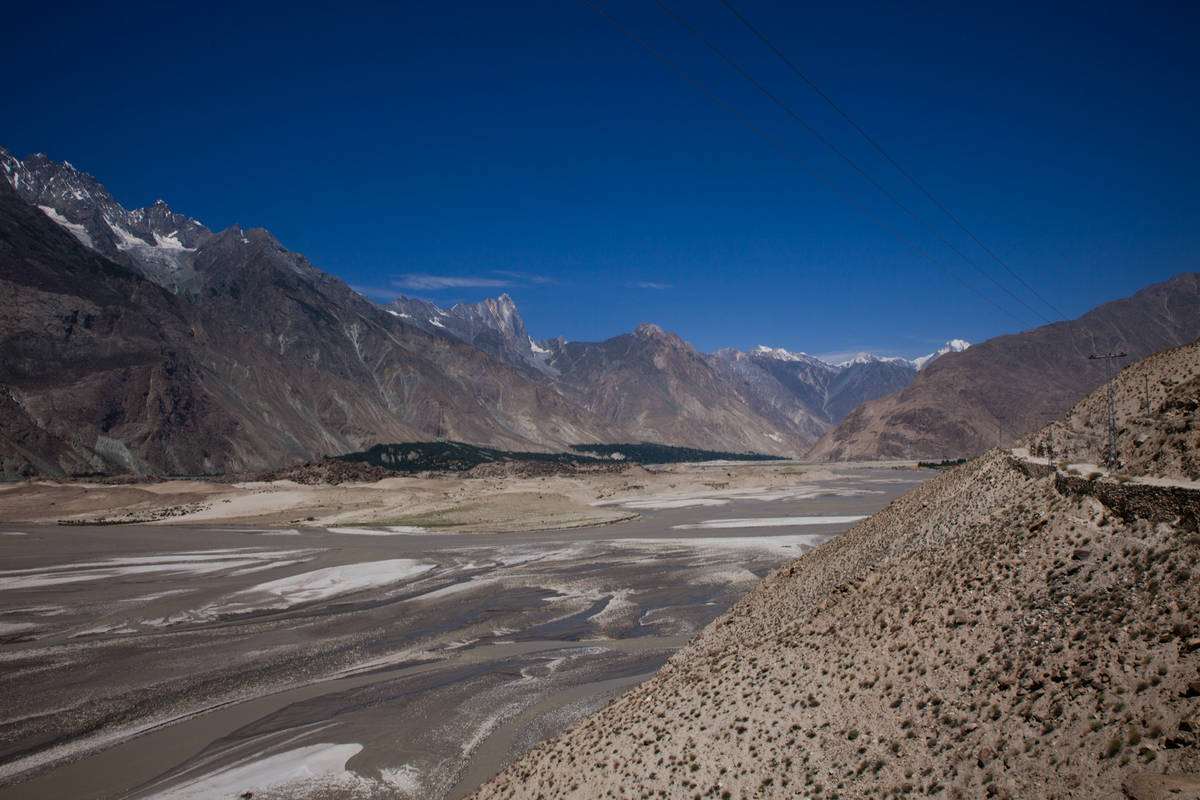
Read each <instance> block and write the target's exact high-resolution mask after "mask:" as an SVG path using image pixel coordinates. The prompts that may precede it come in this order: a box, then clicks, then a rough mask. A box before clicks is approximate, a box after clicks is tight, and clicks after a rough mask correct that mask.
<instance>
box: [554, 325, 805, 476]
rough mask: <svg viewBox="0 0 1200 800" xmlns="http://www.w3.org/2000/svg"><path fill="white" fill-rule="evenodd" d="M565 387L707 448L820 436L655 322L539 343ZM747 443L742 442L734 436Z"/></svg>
mask: <svg viewBox="0 0 1200 800" xmlns="http://www.w3.org/2000/svg"><path fill="white" fill-rule="evenodd" d="M542 344H543V345H545V348H544V349H546V350H549V353H548V358H547V363H548V365H549V366H550V367H552V368H553V369H554V370H555V371H556V372H557V373H558V376H559V377H558V379H557V384H558V385H559V386H560V387H561V388H562V391H563V392H564V394H565V395H566V396H567V397H568V398H570V399H571V400H572V401H574V402H576V403H578V404H579V405H580V406H582V407H583V408H586V409H587V410H588V411H590V412H592V413H593V414H596V415H597V416H599V417H600V418H601V419H603V420H605V421H606V422H608V423H610V424H612V425H614V426H616V427H619V428H624V429H632V430H637V431H639V432H641V434H642V436H643V438H644V439H645V440H646V441H657V442H672V443H676V442H686V444H687V445H688V446H691V447H700V448H703V449H708V450H737V449H741V450H745V449H749V450H752V451H755V452H760V453H771V454H779V455H789V454H798V453H800V452H803V451H804V450H805V449H807V448H806V446H805V442H811V441H813V439H814V438H815V437H814V436H812V434H811V433H809V432H808V431H806V430H805V429H804V428H803V427H802V426H799V425H797V424H795V423H794V422H793V421H792V420H791V419H789V418H788V417H786V416H785V415H784V414H782V413H780V412H779V411H778V410H777V409H775V408H774V407H773V406H771V405H770V404H769V403H766V402H764V401H763V400H762V399H761V398H760V397H759V396H758V395H757V394H756V393H754V392H750V391H746V390H745V388H744V386H745V384H744V382H743V381H741V380H739V379H738V378H737V376H736V375H735V374H734V373H733V372H732V371H731V370H729V369H727V368H726V367H725V365H724V362H722V361H721V360H719V359H714V358H711V357H709V356H705V355H703V354H701V353H700V352H698V351H697V350H696V349H695V348H694V347H692V346H691V345H690V344H688V343H687V342H685V341H683V340H682V339H680V338H679V337H678V336H676V335H674V334H672V333H668V332H666V331H664V330H662V329H661V328H659V327H658V326H657V325H651V324H643V325H639V326H638V328H637V329H636V330H635V331H633V332H632V333H627V334H623V335H621V336H615V337H613V338H611V339H608V340H606V341H603V342H567V341H565V340H562V339H555V340H548V341H545V342H543V343H542ZM739 442H741V443H744V444H742V445H741V446H740V447H738V446H735V445H736V444H737V443H739Z"/></svg>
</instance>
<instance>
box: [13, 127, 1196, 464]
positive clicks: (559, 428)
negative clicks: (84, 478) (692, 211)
mask: <svg viewBox="0 0 1200 800" xmlns="http://www.w3.org/2000/svg"><path fill="white" fill-rule="evenodd" d="M0 173H2V174H3V176H4V178H5V180H3V181H0V292H3V296H4V303H3V304H2V305H0V475H5V476H9V477H13V476H20V475H33V474H43V475H64V474H66V475H69V474H89V473H114V472H137V473H156V474H189V475H191V474H211V473H230V472H239V471H248V470H263V469H272V468H276V467H280V466H285V465H288V464H292V463H297V462H301V461H306V460H311V459H315V458H318V457H321V456H325V455H337V454H341V453H348V452H355V451H361V450H364V449H367V448H369V447H371V446H373V445H376V444H387V443H391V442H407V441H431V440H436V439H445V440H456V441H462V442H471V443H474V444H478V445H485V446H490V447H496V448H501V449H505V450H515V451H536V450H542V451H547V450H562V449H564V448H566V447H569V446H570V445H572V444H580V443H621V442H654V443H661V444H669V445H677V446H684V447H694V448H700V449H705V450H719V451H725V452H743V453H744V452H758V453H765V454H773V455H782V456H792V457H798V456H803V455H805V454H806V453H808V452H809V450H810V449H811V448H812V447H813V445H814V443H816V442H817V440H818V438H821V437H824V438H823V439H821V443H820V444H818V446H817V449H816V451H814V452H815V453H816V454H817V455H818V456H820V457H824V458H840V457H854V458H879V457H912V456H921V457H927V456H928V457H941V456H944V455H959V454H962V453H963V452H970V451H971V448H976V449H979V448H981V447H982V446H984V444H985V443H986V442H987V433H986V431H987V430H988V426H990V425H995V424H996V422H997V421H998V420H999V421H1000V422H1002V423H1004V424H1007V425H1009V426H1011V428H1010V432H1011V434H1012V436H1014V437H1015V436H1016V435H1017V434H1019V433H1023V432H1025V431H1026V430H1029V429H1032V428H1033V427H1035V426H1034V424H1033V423H1034V422H1036V421H1040V420H1034V419H1033V416H1036V414H1035V413H1034V411H1035V410H1036V411H1038V412H1040V411H1041V410H1043V409H1041V408H1040V406H1039V405H1038V403H1036V402H1034V403H1030V402H1029V401H1028V400H1027V398H1026V397H1025V396H1024V394H1022V393H1023V392H1027V391H1028V390H1032V389H1034V388H1036V389H1037V390H1038V391H1039V392H1040V394H1039V396H1050V397H1053V398H1054V401H1053V402H1051V403H1049V404H1048V405H1047V406H1046V408H1045V409H1044V410H1046V411H1050V410H1053V409H1055V408H1059V410H1060V412H1061V410H1065V408H1067V407H1069V406H1070V404H1071V403H1072V402H1074V401H1075V400H1077V399H1078V398H1079V397H1081V396H1082V395H1083V394H1085V393H1086V391H1087V390H1089V389H1090V388H1093V387H1094V385H1095V380H1094V378H1095V373H1094V369H1093V371H1092V372H1088V373H1087V375H1088V376H1089V377H1088V378H1087V379H1086V380H1068V381H1066V382H1062V383H1060V384H1059V385H1058V386H1057V387H1056V388H1053V389H1050V390H1047V391H1042V390H1043V388H1044V387H1045V382H1046V380H1047V377H1048V373H1047V370H1045V369H1043V370H1042V371H1037V370H1034V372H1032V373H1030V372H1028V369H1026V368H1027V367H1028V366H1029V365H1030V364H1034V365H1037V364H1042V365H1051V364H1052V365H1053V367H1052V368H1051V369H1050V372H1053V370H1054V369H1062V368H1063V366H1064V365H1065V363H1066V362H1065V361H1064V360H1063V358H1062V357H1060V356H1059V355H1055V353H1057V351H1058V349H1061V345H1062V342H1061V341H1060V339H1061V337H1059V336H1058V334H1056V333H1054V332H1051V333H1048V334H1046V335H1044V336H1040V335H1037V332H1036V331H1034V332H1029V333H1026V334H1021V336H1022V337H1029V336H1031V335H1033V336H1034V338H1033V339H1022V340H1021V341H1022V342H1027V345H1021V346H1020V347H1018V348H1017V350H1018V351H1020V352H1021V354H1022V355H1021V356H1019V357H1018V356H1012V357H1009V356H1005V357H1003V358H999V359H997V358H996V357H995V352H996V350H995V348H996V347H997V346H998V345H996V344H994V343H995V342H997V341H998V340H992V341H990V342H988V343H985V345H986V347H984V345H976V346H974V347H970V346H969V345H968V344H967V343H966V342H963V341H961V340H957V339H955V340H951V341H950V342H948V343H947V344H946V346H945V347H943V348H941V349H940V350H938V351H936V352H934V353H931V354H929V355H928V356H924V357H922V358H918V359H914V360H911V361H909V360H906V359H901V358H887V357H877V356H873V355H869V354H865V353H864V354H859V355H858V356H856V357H854V358H851V359H849V360H846V361H843V362H841V363H837V364H831V363H826V362H824V361H822V360H820V359H818V358H815V357H813V356H809V355H806V354H804V353H797V352H791V351H788V350H784V349H778V348H771V347H766V346H759V347H756V348H754V349H752V350H750V351H748V352H740V351H737V350H732V349H726V350H720V351H717V352H716V353H711V354H706V353H700V352H698V351H697V350H696V349H695V348H693V347H692V346H691V345H690V344H688V343H687V342H685V341H683V340H682V339H680V338H679V337H678V336H675V335H674V334H671V333H669V332H666V331H663V330H662V329H661V328H659V327H658V326H656V325H652V324H643V325H640V326H639V327H638V328H637V329H636V330H634V331H632V332H630V333H626V334H622V335H619V336H615V337H613V338H611V339H608V340H606V341H603V342H572V341H567V340H566V339H563V338H561V337H560V338H555V339H541V340H535V339H533V338H532V336H531V335H530V334H529V331H528V330H527V328H526V326H525V323H524V321H523V320H522V319H521V316H520V313H519V312H518V310H517V307H516V305H515V304H514V303H513V301H512V298H510V297H508V296H507V295H501V296H500V297H498V298H495V299H489V300H485V301H483V302H480V303H460V304H458V305H455V306H453V307H452V308H449V309H441V308H438V307H437V306H436V305H435V304H433V303H430V302H428V301H425V300H420V299H413V298H397V299H396V300H394V301H392V302H391V303H388V304H387V305H386V306H382V305H380V304H378V303H375V302H373V301H371V300H368V299H367V298H365V297H363V296H362V295H360V294H358V293H357V292H355V291H353V290H352V289H351V288H350V287H348V286H347V285H346V284H345V283H343V282H342V281H341V280H339V279H337V278H335V277H333V276H331V275H329V274H327V273H324V272H322V271H321V270H319V269H317V268H315V267H314V266H313V265H312V264H310V263H309V262H308V261H307V260H306V259H305V258H304V257H303V256H301V255H299V254H298V253H294V252H291V251H289V250H287V249H286V248H285V247H284V246H283V245H282V244H280V243H279V242H278V241H277V240H276V239H275V238H274V237H272V236H271V235H270V234H269V233H268V232H266V231H265V230H261V229H251V230H243V229H241V228H240V227H236V226H235V227H232V228H229V229H227V230H224V231H220V232H213V231H211V230H209V229H208V228H207V227H205V226H204V225H203V224H201V223H200V222H198V221H197V220H195V219H192V218H190V217H186V216H184V215H181V214H178V213H176V212H174V211H173V210H172V209H171V208H170V207H169V206H168V205H167V204H166V203H164V202H162V201H161V200H160V201H158V202H156V203H155V204H154V205H152V206H150V207H148V208H142V209H134V210H126V209H124V208H123V207H121V205H120V204H119V203H117V202H116V200H115V199H114V198H113V197H112V195H111V194H109V193H108V191H107V190H106V189H105V188H104V187H103V186H102V185H101V184H100V183H99V182H98V181H96V180H95V179H94V178H92V177H91V176H90V175H87V174H86V173H83V172H80V171H79V170H77V169H75V168H74V167H73V166H71V165H70V164H68V163H65V162H55V161H52V160H50V159H49V158H47V157H46V156H44V155H41V154H39V155H34V156H30V157H28V158H26V159H24V160H19V159H16V158H15V157H13V156H12V155H11V154H9V153H8V152H7V151H5V150H3V149H2V148H0ZM1177 280H1179V279H1177ZM1180 292H1182V294H1180ZM1155 297H1156V298H1158V300H1157V302H1159V306H1158V307H1156V306H1154V305H1153V303H1139V304H1134V305H1133V306H1128V310H1127V312H1123V315H1122V316H1121V318H1120V319H1119V320H1114V321H1112V323H1111V324H1112V325H1113V326H1123V330H1126V332H1128V331H1135V332H1134V333H1129V334H1128V335H1124V338H1122V336H1115V335H1109V334H1111V333H1112V331H1110V330H1108V329H1105V330H1104V331H1102V334H1103V335H1102V337H1101V338H1102V339H1103V340H1104V341H1110V340H1111V341H1112V342H1113V343H1115V344H1114V346H1115V345H1117V344H1119V345H1120V346H1125V347H1127V348H1129V349H1131V350H1136V351H1137V352H1139V353H1141V354H1145V352H1146V350H1145V348H1146V347H1151V346H1153V345H1154V344H1156V343H1160V342H1161V346H1162V347H1166V346H1170V345H1174V344H1179V343H1180V342H1182V341H1187V340H1190V339H1191V338H1195V337H1196V335H1197V333H1191V335H1190V336H1187V332H1188V331H1191V330H1192V329H1193V328H1195V327H1196V326H1195V325H1193V324H1191V323H1193V322H1195V321H1196V320H1198V319H1200V315H1198V314H1196V313H1195V309H1196V305H1195V298H1196V287H1195V279H1194V276H1193V278H1192V280H1191V283H1187V281H1183V283H1180V284H1179V285H1177V286H1174V287H1173V288H1172V289H1170V290H1169V291H1166V293H1165V294H1163V293H1162V292H1160V293H1159V295H1155ZM1188 298H1191V299H1190V300H1189V299H1188ZM1189 303H1190V305H1189ZM1123 308H1124V307H1123ZM1189 309H1190V312H1189ZM1160 312H1164V313H1167V314H1168V316H1170V320H1169V321H1165V322H1164V321H1163V320H1162V319H1159V317H1162V316H1163V313H1160ZM1093 313H1096V312H1093ZM1188 313H1191V317H1188V316H1187V315H1188ZM1156 314H1157V315H1158V316H1157V317H1156V316H1155V315H1156ZM1171 315H1174V316H1171ZM1143 317H1144V319H1143ZM1085 319H1086V318H1085ZM1073 324H1074V323H1061V325H1066V326H1068V328H1066V329H1064V330H1065V331H1067V332H1070V333H1071V335H1074V328H1071V327H1070V326H1071V325H1073ZM1039 330H1044V329H1039ZM1088 330H1091V329H1090V328H1089V329H1088ZM1136 331H1144V334H1145V335H1143V333H1138V332H1136ZM1080 335H1082V333H1081V334H1080ZM1105 337H1107V338H1105ZM1181 337H1186V338H1181ZM1004 338H1005V337H1001V339H1004ZM1073 346H1074V347H1075V349H1078V347H1079V346H1081V345H1078V342H1076V344H1075V345H1073ZM981 347H984V351H983V353H985V354H986V355H978V356H977V355H976V352H977V351H978V350H979V349H980V348H981ZM1030 348H1034V349H1037V348H1042V350H1037V352H1033V351H1031V350H1030ZM1002 349H1003V348H1002ZM1004 352H1006V353H1007V352H1008V351H1007V350H1005V351H1004ZM1073 357H1074V354H1072V356H1071V358H1073ZM964 359H965V360H964ZM1067 360H1068V361H1070V363H1071V365H1072V366H1073V365H1074V361H1073V360H1071V359H1067ZM1023 369H1025V371H1024V372H1023V371H1022V370H1023ZM1014 375H1015V376H1017V378H1016V379H1014V378H1013V377H1012V376H1014ZM972 386H974V387H980V389H979V391H974V390H967V389H966V388H964V387H972ZM923 387H930V388H929V389H925V388H923ZM972 391H974V393H972ZM906 393H907V394H906ZM913 397H919V398H931V399H922V400H918V401H910V400H909V399H907V398H913ZM889 398H891V399H889ZM896 398H905V399H904V400H903V402H901V401H898V400H897V399H896ZM872 401H874V403H875V405H871V402H872ZM898 402H899V403H900V405H899V406H897V405H896V403H898ZM913 402H915V403H916V406H918V407H919V408H920V411H919V413H918V414H917V416H918V417H919V418H920V419H921V420H922V421H921V422H920V424H919V425H915V423H912V422H911V421H908V422H906V421H905V420H906V419H908V417H911V416H912V414H911V413H910V412H909V411H906V410H905V409H909V408H910V406H912V405H913ZM1006 403H1007V404H1009V405H1011V406H1015V407H1017V410H1015V411H1005V410H1004V409H1003V408H1002V406H1003V405H1004V404H1006ZM863 404H867V405H865V406H864V405H863ZM880 404H882V405H880ZM947 404H950V405H951V406H952V408H950V409H949V410H947V408H946V407H945V406H946V405H947ZM1060 407H1061V408H1060ZM894 408H899V409H900V412H899V416H896V415H895V414H892V415H891V416H888V417H887V418H886V420H885V419H884V416H885V415H880V414H879V413H878V412H875V411H869V410H864V409H894ZM856 409H857V410H856ZM852 412H853V413H852ZM889 413H891V412H890V411H889ZM906 414H907V415H908V417H906V416H905V415H906ZM865 415H867V416H865ZM870 415H874V416H870ZM1026 417H1028V419H1026ZM906 425H907V426H908V427H905V426H906ZM1021 425H1027V426H1028V427H1026V428H1025V429H1024V430H1022V429H1021V428H1020V426H1021ZM834 426H838V427H837V428H836V429H834V430H832V431H831V429H833V428H834ZM879 426H882V427H883V429H884V430H883V432H882V433H881V434H879V435H876V436H874V438H872V434H871V431H874V430H876V428H878V427H879ZM963 430H970V431H973V433H972V434H971V435H960V433H957V432H959V431H963Z"/></svg>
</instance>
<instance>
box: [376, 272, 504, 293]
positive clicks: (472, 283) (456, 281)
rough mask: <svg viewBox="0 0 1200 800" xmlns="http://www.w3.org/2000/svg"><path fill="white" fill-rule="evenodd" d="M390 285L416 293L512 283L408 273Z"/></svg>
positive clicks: (477, 278)
mask: <svg viewBox="0 0 1200 800" xmlns="http://www.w3.org/2000/svg"><path fill="white" fill-rule="evenodd" d="M392 285H393V286H396V287H398V288H400V289H416V290H418V291H436V290H438V289H464V288H470V287H501V286H512V281H511V280H507V279H505V278H483V277H478V276H463V277H459V276H455V275H429V274H425V273H418V272H410V273H408V274H406V275H401V276H400V277H398V278H393V279H392Z"/></svg>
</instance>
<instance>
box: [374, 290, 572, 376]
mask: <svg viewBox="0 0 1200 800" xmlns="http://www.w3.org/2000/svg"><path fill="white" fill-rule="evenodd" d="M386 308H387V309H388V311H390V312H391V313H392V314H394V315H395V316H397V317H399V318H400V319H403V320H404V321H406V322H408V323H410V324H412V325H415V326H417V327H418V328H421V329H422V330H424V331H426V332H428V333H432V334H438V335H440V334H444V335H447V336H450V337H452V338H454V339H457V340H458V341H460V342H465V343H467V344H469V345H471V346H472V347H477V348H479V349H480V350H482V351H483V352H485V353H488V354H489V355H492V356H494V357H496V358H498V359H500V360H502V361H506V362H508V363H509V364H511V365H513V366H515V367H518V368H520V369H526V370H528V369H532V370H533V371H534V372H535V373H540V374H542V375H549V376H553V375H556V374H557V373H556V371H555V370H554V368H553V367H551V366H550V365H549V364H548V363H547V356H548V355H549V351H548V350H546V349H545V348H544V347H542V346H540V345H539V344H538V343H537V342H535V341H533V338H532V337H531V336H530V335H529V331H528V330H526V328H525V321H524V320H522V319H521V315H520V313H519V312H518V311H517V304H516V303H514V302H513V299H512V298H511V297H509V296H508V295H507V294H502V295H500V296H499V297H497V298H495V299H492V298H488V299H487V300H483V301H481V302H479V303H457V304H455V305H454V306H452V307H451V308H449V309H446V310H443V309H440V308H438V307H437V306H436V305H435V304H433V303H430V302H429V301H428V300H418V299H415V298H411V297H397V298H396V299H395V300H393V301H391V302H390V303H388V304H387V306H386Z"/></svg>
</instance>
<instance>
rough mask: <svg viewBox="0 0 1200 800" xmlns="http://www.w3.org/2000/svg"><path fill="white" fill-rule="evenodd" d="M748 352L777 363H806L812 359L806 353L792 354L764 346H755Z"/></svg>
mask: <svg viewBox="0 0 1200 800" xmlns="http://www.w3.org/2000/svg"><path fill="white" fill-rule="evenodd" d="M750 352H751V353H752V354H754V355H756V356H763V357H764V358H773V359H775V360H777V361H808V360H809V359H811V358H812V357H811V356H810V355H809V354H808V353H793V352H792V351H791V350H785V349H784V348H782V347H768V346H767V345H765V344H760V345H757V346H756V347H755V348H754V349H753V350H751V351H750Z"/></svg>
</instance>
